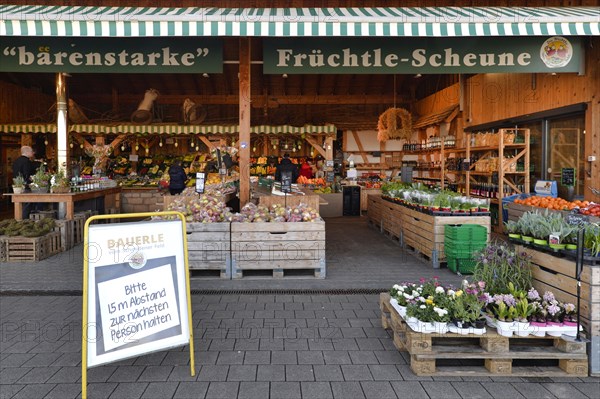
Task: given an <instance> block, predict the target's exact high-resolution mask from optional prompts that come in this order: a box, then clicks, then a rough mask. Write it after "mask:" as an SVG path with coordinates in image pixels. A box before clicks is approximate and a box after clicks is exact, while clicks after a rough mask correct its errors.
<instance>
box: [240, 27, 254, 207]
mask: <svg viewBox="0 0 600 399" xmlns="http://www.w3.org/2000/svg"><path fill="white" fill-rule="evenodd" d="M239 84H240V116H239V118H240V137H239V140H238V142H239V143H240V152H239V157H238V158H239V163H240V207H242V206H244V205H246V204H247V203H248V202H249V201H250V95H251V93H250V38H249V37H242V38H240V78H239Z"/></svg>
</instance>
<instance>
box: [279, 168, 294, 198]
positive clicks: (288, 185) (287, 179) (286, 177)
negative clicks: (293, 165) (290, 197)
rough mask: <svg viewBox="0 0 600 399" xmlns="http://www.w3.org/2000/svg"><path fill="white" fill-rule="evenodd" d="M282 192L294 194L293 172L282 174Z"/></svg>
mask: <svg viewBox="0 0 600 399" xmlns="http://www.w3.org/2000/svg"><path fill="white" fill-rule="evenodd" d="M281 192H283V193H291V192H292V172H291V171H283V172H281Z"/></svg>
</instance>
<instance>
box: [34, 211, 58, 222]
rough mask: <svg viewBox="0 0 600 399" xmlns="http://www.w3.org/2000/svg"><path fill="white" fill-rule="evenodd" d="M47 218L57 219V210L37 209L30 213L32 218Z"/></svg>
mask: <svg viewBox="0 0 600 399" xmlns="http://www.w3.org/2000/svg"><path fill="white" fill-rule="evenodd" d="M46 218H52V219H56V211H36V212H32V213H31V214H30V215H29V219H31V220H41V219H46Z"/></svg>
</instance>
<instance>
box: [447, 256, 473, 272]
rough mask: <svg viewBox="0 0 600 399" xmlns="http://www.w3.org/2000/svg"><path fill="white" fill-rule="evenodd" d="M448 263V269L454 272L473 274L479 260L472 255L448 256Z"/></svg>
mask: <svg viewBox="0 0 600 399" xmlns="http://www.w3.org/2000/svg"><path fill="white" fill-rule="evenodd" d="M446 263H447V265H448V270H450V271H451V272H452V273H460V274H473V272H474V271H475V266H476V265H477V261H476V260H475V259H473V258H471V257H468V258H461V257H454V256H447V257H446Z"/></svg>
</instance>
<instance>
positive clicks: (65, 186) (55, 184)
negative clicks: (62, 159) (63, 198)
mask: <svg viewBox="0 0 600 399" xmlns="http://www.w3.org/2000/svg"><path fill="white" fill-rule="evenodd" d="M50 183H51V186H50V192H52V193H68V192H70V191H71V184H70V182H69V178H68V177H67V176H65V172H64V171H63V170H59V171H58V172H57V173H56V174H54V175H53V176H52V178H51V179H50Z"/></svg>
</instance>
